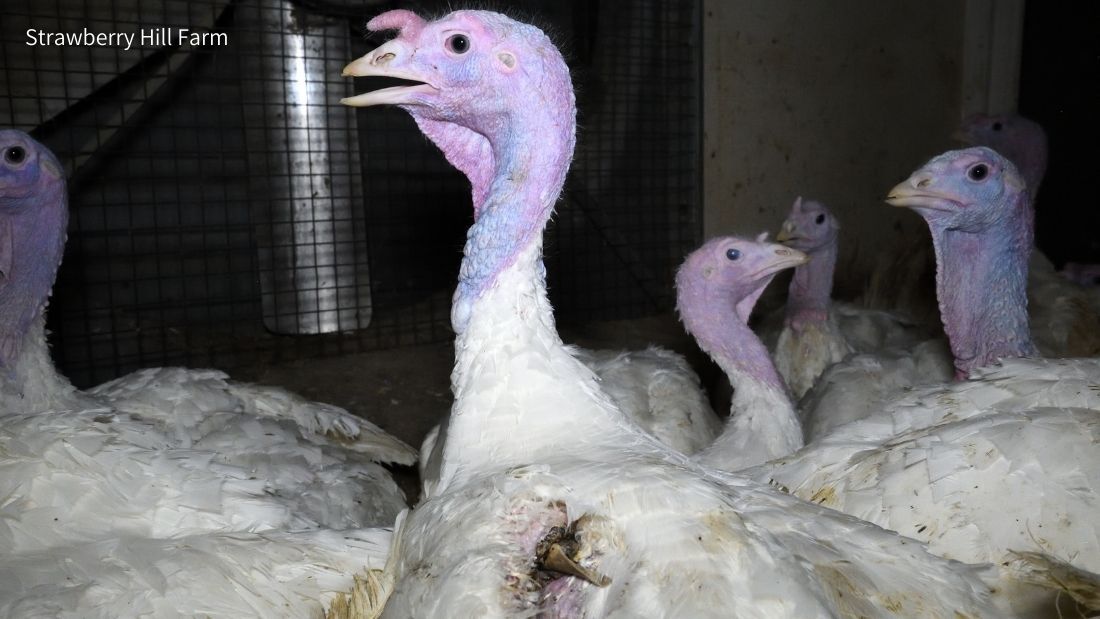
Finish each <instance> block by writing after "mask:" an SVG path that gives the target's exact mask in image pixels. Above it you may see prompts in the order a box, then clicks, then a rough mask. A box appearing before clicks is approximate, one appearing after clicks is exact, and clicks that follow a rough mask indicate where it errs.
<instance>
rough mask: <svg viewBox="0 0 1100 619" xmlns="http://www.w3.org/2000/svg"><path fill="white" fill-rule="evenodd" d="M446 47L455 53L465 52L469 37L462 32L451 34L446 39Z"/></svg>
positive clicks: (468, 47) (467, 47)
mask: <svg viewBox="0 0 1100 619" xmlns="http://www.w3.org/2000/svg"><path fill="white" fill-rule="evenodd" d="M447 49H449V50H451V51H452V52H454V53H456V54H465V53H466V52H467V51H469V49H470V38H469V37H467V36H466V35H464V34H453V35H451V36H450V37H449V38H448V39H447Z"/></svg>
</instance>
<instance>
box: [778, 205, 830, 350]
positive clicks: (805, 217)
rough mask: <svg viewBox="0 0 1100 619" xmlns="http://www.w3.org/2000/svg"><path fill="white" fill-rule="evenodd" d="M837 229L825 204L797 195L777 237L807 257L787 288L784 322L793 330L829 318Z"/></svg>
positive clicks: (798, 329)
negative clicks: (808, 259) (806, 260)
mask: <svg viewBox="0 0 1100 619" xmlns="http://www.w3.org/2000/svg"><path fill="white" fill-rule="evenodd" d="M839 232H840V225H839V224H838V223H837V221H836V217H834V216H833V214H832V213H831V212H830V211H829V209H828V208H826V207H825V205H824V204H821V203H820V202H816V201H813V200H805V201H803V200H802V197H801V196H799V197H798V198H797V199H796V200H795V202H794V205H793V206H792V207H791V213H790V215H788V216H787V219H786V221H784V222H783V227H782V229H781V230H780V232H779V236H778V237H776V240H777V241H780V242H781V243H783V244H784V245H786V246H787V247H793V248H794V249H797V250H799V251H801V252H804V253H806V255H808V256H809V257H810V261H809V262H808V263H807V264H804V265H802V266H800V267H798V268H796V269H795V270H794V277H793V278H791V285H790V287H789V288H788V296H787V316H786V319H785V322H786V324H787V325H788V326H790V327H791V328H792V329H794V330H796V331H801V330H802V329H803V328H805V327H806V326H807V325H809V324H811V323H818V324H820V323H823V322H825V321H826V320H828V316H829V303H830V297H831V296H832V292H833V273H834V271H835V269H836V258H837V237H838V235H839Z"/></svg>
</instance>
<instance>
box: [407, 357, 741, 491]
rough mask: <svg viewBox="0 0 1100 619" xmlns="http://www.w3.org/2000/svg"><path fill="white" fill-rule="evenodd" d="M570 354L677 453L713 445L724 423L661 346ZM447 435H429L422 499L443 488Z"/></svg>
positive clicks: (436, 431) (694, 379)
mask: <svg viewBox="0 0 1100 619" xmlns="http://www.w3.org/2000/svg"><path fill="white" fill-rule="evenodd" d="M570 351H571V353H572V354H573V356H574V357H576V358H577V359H578V360H579V361H580V362H581V363H583V364H584V365H585V366H586V367H588V369H590V370H592V372H593V373H594V374H595V375H596V378H597V380H598V381H599V383H600V387H601V388H602V389H603V391H604V392H605V393H606V394H607V395H608V396H609V397H610V398H611V400H612V401H613V402H614V403H615V406H616V407H617V408H618V409H619V410H620V411H622V412H623V414H625V415H626V416H627V417H629V418H630V419H631V420H632V421H634V423H636V424H638V425H639V426H640V427H641V428H642V429H643V430H645V431H646V432H648V433H650V434H651V435H653V437H654V438H656V439H657V440H659V441H661V442H662V443H664V444H665V445H667V446H669V447H671V448H672V449H674V450H676V451H678V452H680V453H683V454H686V455H691V454H694V453H696V452H698V451H699V450H701V449H703V448H704V447H706V446H707V445H710V444H711V443H713V442H714V439H715V438H716V437H717V436H718V434H719V433H720V432H721V431H722V421H721V420H720V419H719V418H718V416H717V415H715V414H714V411H713V409H711V407H710V401H709V400H708V397H707V392H706V391H705V390H704V389H703V385H702V383H701V382H700V380H699V376H698V375H697V374H696V373H695V371H694V370H692V369H691V367H690V366H689V365H688V362H687V359H685V358H684V356H683V355H681V354H679V353H676V352H673V351H671V350H668V349H666V348H661V347H660V346H651V347H649V348H647V349H646V350H632V351H624V350H588V349H585V348H580V347H577V346H571V347H570ZM446 431H447V419H444V421H443V422H442V423H440V424H439V425H436V426H435V427H433V428H432V429H431V430H429V431H428V434H427V435H426V436H425V437H424V441H423V443H422V444H421V447H420V460H419V463H418V466H419V473H420V496H421V498H424V497H428V496H431V495H432V494H434V493H435V491H436V487H437V486H438V484H439V464H440V462H441V459H442V457H443V452H442V449H443V444H444V442H445V441H441V440H440V439H439V436H440V433H441V432H442V433H444V436H445V433H446Z"/></svg>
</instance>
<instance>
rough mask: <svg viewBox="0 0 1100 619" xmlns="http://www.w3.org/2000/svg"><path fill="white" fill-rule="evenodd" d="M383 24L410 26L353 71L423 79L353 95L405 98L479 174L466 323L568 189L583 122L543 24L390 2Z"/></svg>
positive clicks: (460, 313) (404, 104)
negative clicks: (424, 13) (438, 14)
mask: <svg viewBox="0 0 1100 619" xmlns="http://www.w3.org/2000/svg"><path fill="white" fill-rule="evenodd" d="M375 22H377V23H378V24H381V25H382V26H385V27H400V28H401V29H402V30H401V33H400V35H399V36H398V37H397V38H395V39H392V40H390V41H389V42H387V43H385V44H384V45H382V46H380V47H379V48H377V49H375V50H374V51H372V52H370V53H369V54H367V55H366V56H364V57H362V58H360V59H358V60H356V61H354V62H352V63H351V64H349V65H348V66H347V67H346V68H345V69H344V74H345V75H355V76H389V77H398V78H402V79H406V80H413V81H416V82H420V83H419V84H417V85H413V86H399V87H394V88H386V89H383V90H380V91H375V92H370V93H366V94H363V95H358V96H355V97H350V98H348V99H345V100H344V103H346V104H348V105H356V106H368V105H380V104H384V105H397V106H399V107H401V108H402V109H404V110H405V111H407V112H409V114H410V115H412V116H413V118H414V119H415V120H416V122H417V125H418V126H419V127H420V129H421V131H423V132H424V134H425V135H426V136H428V138H429V139H431V140H432V141H433V142H434V143H435V144H436V145H437V146H439V148H440V149H441V150H442V151H443V153H444V155H445V156H446V157H447V160H448V161H449V162H451V164H453V165H454V166H455V167H457V168H458V169H459V170H461V171H462V172H463V173H465V174H466V176H467V177H468V178H469V179H470V182H471V185H472V191H473V202H474V219H475V225H474V226H473V227H472V228H471V229H470V232H469V235H468V240H467V244H466V250H465V254H466V258H465V259H464V260H463V263H462V268H461V270H460V274H459V286H458V291H457V292H456V297H455V303H454V306H453V308H452V324H453V325H454V326H455V328H456V329H458V330H459V331H461V330H463V329H464V328H465V324H466V321H467V320H468V317H469V312H470V306H471V304H472V303H473V302H474V301H476V300H477V299H478V298H480V296H481V295H482V294H483V293H484V291H485V290H487V289H488V288H489V286H491V285H492V282H493V281H495V279H496V277H497V276H498V275H499V274H500V273H501V271H503V270H504V269H506V268H508V267H509V266H511V265H513V264H514V263H515V259H516V256H517V255H519V254H520V253H522V252H523V250H524V249H526V248H527V247H528V246H530V245H531V244H532V243H534V242H536V241H537V240H539V239H541V233H542V229H543V227H544V226H545V225H546V222H547V221H548V220H549V217H550V214H551V213H552V211H553V205H554V202H555V201H556V200H557V197H558V195H559V194H560V192H561V187H562V184H563V183H564V181H565V173H566V171H567V170H568V167H569V160H570V158H571V157H572V154H573V144H574V135H575V130H576V107H575V103H574V99H573V87H572V82H571V80H570V77H569V70H568V68H567V67H566V65H565V62H564V60H563V59H562V57H561V54H560V53H559V52H558V50H557V48H555V47H554V45H553V44H552V43H551V42H550V40H549V39H548V38H547V37H546V35H545V34H543V33H542V31H540V30H539V29H537V28H535V27H533V26H529V25H527V24H521V23H519V22H516V21H513V20H511V19H509V18H507V17H505V16H503V15H500V14H497V13H489V12H485V11H458V12H455V13H451V14H450V15H447V16H446V17H444V18H442V19H440V20H437V21H434V22H430V23H423V22H422V20H419V18H416V17H415V16H414V15H411V14H408V13H407V12H398V13H393V12H391V13H385V14H383V15H380V16H379V17H377V18H375V20H372V23H375Z"/></svg>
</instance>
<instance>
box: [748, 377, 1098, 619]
mask: <svg viewBox="0 0 1100 619" xmlns="http://www.w3.org/2000/svg"><path fill="white" fill-rule="evenodd" d="M1097 384H1100V360H1093V359H1087V360H1035V359H1010V360H1005V361H1004V362H1003V363H1002V365H1000V366H996V367H992V368H987V369H985V370H981V371H978V372H975V374H974V375H973V377H972V378H971V379H970V380H967V381H963V382H959V383H953V384H948V385H942V386H937V387H927V388H924V389H922V390H918V391H917V392H915V393H914V394H912V395H911V396H909V397H907V398H904V399H902V400H899V401H898V402H895V403H893V404H892V405H891V406H890V407H889V410H888V411H887V413H886V414H880V415H874V416H871V417H869V418H867V419H864V420H862V421H859V422H856V423H853V424H849V425H847V426H843V427H841V428H839V429H837V430H836V431H835V432H834V433H832V434H831V435H829V436H827V437H825V438H823V439H820V440H818V441H817V442H815V443H813V444H811V445H809V446H807V447H806V448H804V449H803V450H801V451H799V452H797V453H795V454H793V455H791V456H789V457H786V458H781V459H779V460H776V461H773V462H769V463H767V464H765V465H762V466H760V467H756V468H754V469H750V470H748V471H746V474H748V475H750V476H752V477H754V478H755V479H757V480H758V481H766V482H769V483H772V484H775V485H777V486H779V487H781V488H783V489H785V490H788V491H790V492H791V493H792V494H794V495H796V496H798V497H801V498H803V499H805V500H808V501H813V502H816V503H819V504H822V505H825V506H827V507H831V508H834V509H838V510H840V511H843V512H845V513H848V514H851V515H853V516H856V517H858V518H862V519H865V520H868V521H869V522H873V523H875V524H878V525H880V526H883V527H886V528H889V529H892V530H895V531H898V532H901V533H903V534H905V535H908V536H911V537H914V538H916V539H919V540H921V541H925V542H927V543H928V544H929V548H930V549H931V550H932V551H933V552H935V553H936V554H939V555H941V556H945V557H949V558H953V559H958V560H961V561H966V562H971V563H973V562H994V563H1002V562H1004V561H1005V560H1007V559H1009V558H1011V554H1010V551H1036V552H1043V553H1047V554H1049V555H1051V556H1054V557H1056V558H1058V559H1061V560H1063V561H1066V562H1069V563H1072V564H1073V565H1075V566H1077V567H1079V568H1083V569H1086V570H1091V571H1100V517H1098V516H1100V495H1098V488H1100V449H1098V448H1097V446H1098V445H1100V390H1098V389H1097V388H1096V385H1097ZM1001 587H1002V588H1003V589H1005V592H1006V594H1007V595H1008V596H1009V597H1011V598H1012V599H1013V601H1014V603H1016V604H1017V609H1021V608H1027V605H1028V604H1029V602H1031V601H1032V600H1034V603H1036V604H1046V603H1047V602H1046V601H1045V598H1043V597H1036V596H1035V595H1034V592H1030V591H1028V590H1027V589H1026V588H1024V589H1021V588H1018V587H1017V586H1016V585H1014V584H1013V583H1011V582H1005V583H1002V585H1001Z"/></svg>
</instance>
